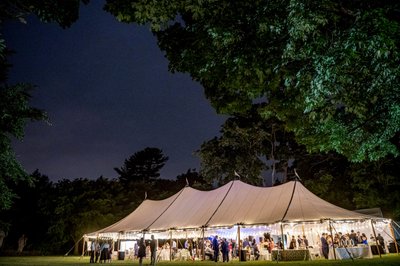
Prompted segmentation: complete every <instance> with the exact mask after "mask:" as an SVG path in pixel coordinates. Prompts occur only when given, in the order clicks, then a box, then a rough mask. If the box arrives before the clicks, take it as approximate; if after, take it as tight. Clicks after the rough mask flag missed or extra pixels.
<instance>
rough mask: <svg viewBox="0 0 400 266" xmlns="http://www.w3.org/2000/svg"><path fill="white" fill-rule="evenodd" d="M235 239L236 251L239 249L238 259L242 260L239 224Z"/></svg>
mask: <svg viewBox="0 0 400 266" xmlns="http://www.w3.org/2000/svg"><path fill="white" fill-rule="evenodd" d="M237 241H238V251H239V261H242V252H241V251H242V245H241V244H240V224H238V228H237Z"/></svg>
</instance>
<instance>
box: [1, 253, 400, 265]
mask: <svg viewBox="0 0 400 266" xmlns="http://www.w3.org/2000/svg"><path fill="white" fill-rule="evenodd" d="M148 264H149V261H148V260H145V261H144V263H143V266H148ZM194 264H195V265H197V266H215V265H220V266H223V265H225V264H226V265H229V266H239V265H240V266H259V265H288V266H296V265H315V266H318V265H323V266H330V265H349V266H350V265H351V266H353V265H379V266H389V265H390V266H395V265H396V266H399V265H400V255H397V254H388V255H383V256H382V258H379V256H374V258H373V259H358V260H354V262H353V261H351V260H342V261H332V260H324V259H320V260H314V261H299V262H278V263H277V262H275V261H274V262H272V261H251V262H250V261H247V262H239V261H231V262H228V263H222V262H218V263H215V262H210V261H195V262H192V261H189V262H176V261H174V262H159V263H158V264H157V265H159V266H189V265H192V266H193V265H194ZM0 265H4V266H5V265H7V266H16V265H30V266H52V265H55V266H57V265H64V266H67V265H68V266H73V265H89V257H88V256H86V257H74V256H68V257H62V256H60V257H56V256H35V257H0ZM106 265H107V264H106ZM110 265H139V263H138V261H137V260H136V261H132V260H128V259H126V260H114V261H112V262H111V264H110Z"/></svg>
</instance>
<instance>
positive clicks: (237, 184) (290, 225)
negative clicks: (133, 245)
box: [84, 180, 390, 244]
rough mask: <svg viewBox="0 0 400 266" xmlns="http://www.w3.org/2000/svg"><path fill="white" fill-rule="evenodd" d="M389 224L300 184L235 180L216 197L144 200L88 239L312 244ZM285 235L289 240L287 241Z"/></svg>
mask: <svg viewBox="0 0 400 266" xmlns="http://www.w3.org/2000/svg"><path fill="white" fill-rule="evenodd" d="M389 228H390V220H389V219H384V218H382V217H376V216H371V215H366V214H362V213H358V212H354V211H349V210H346V209H343V208H340V207H338V206H335V205H333V204H331V203H329V202H327V201H324V200H323V199H321V198H319V197H318V196H316V195H314V194H313V193H311V192H310V191H309V190H308V189H306V188H305V187H304V186H303V185H302V184H301V183H300V182H299V181H290V182H287V183H285V184H282V185H279V186H274V187H257V186H253V185H249V184H246V183H243V182H242V181H240V180H234V181H231V182H229V183H227V184H225V185H224V186H222V187H219V188H217V189H214V190H211V191H200V190H197V189H194V188H191V187H189V186H186V187H184V188H183V189H182V190H180V191H179V192H178V193H176V194H175V195H173V196H171V197H169V198H166V199H163V200H150V199H146V200H144V201H143V202H142V203H141V204H140V205H139V206H138V207H137V208H136V209H135V210H134V211H133V212H132V213H130V214H129V215H128V216H126V217H125V218H123V219H121V220H120V221H118V222H116V223H114V224H112V225H110V226H108V227H106V228H103V229H101V230H98V231H96V232H93V233H90V234H86V235H85V236H84V237H85V239H94V238H112V239H114V240H117V239H118V240H134V239H139V238H140V237H143V236H145V235H146V234H147V235H148V236H149V235H150V234H154V235H156V237H157V238H159V239H170V238H171V239H172V238H174V239H175V238H198V237H204V236H210V235H214V234H218V235H219V236H222V237H226V238H232V239H241V238H240V234H242V236H243V235H246V234H247V235H253V236H262V234H263V233H264V232H269V233H270V234H272V235H277V236H280V237H282V239H285V238H286V239H288V237H290V236H292V235H299V234H301V235H307V236H308V237H309V239H310V241H311V244H313V243H316V242H318V240H319V236H320V235H321V234H322V233H323V232H329V231H330V233H332V230H333V233H335V231H336V232H338V231H341V232H344V233H346V232H350V230H355V231H363V232H365V233H366V234H367V236H369V235H372V234H373V233H375V232H374V231H376V233H378V232H380V233H386V234H387V235H388V233H387V231H389V233H390V230H389ZM284 235H287V236H285V237H284Z"/></svg>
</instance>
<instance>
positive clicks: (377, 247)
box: [371, 219, 383, 258]
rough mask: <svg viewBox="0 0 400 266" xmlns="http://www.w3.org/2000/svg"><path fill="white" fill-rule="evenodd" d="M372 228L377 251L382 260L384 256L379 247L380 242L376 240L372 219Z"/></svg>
mask: <svg viewBox="0 0 400 266" xmlns="http://www.w3.org/2000/svg"><path fill="white" fill-rule="evenodd" d="M371 227H372V233H374V238H375V243H376V249H377V250H378V254H379V258H382V254H381V251H380V249H379V245H378V240H377V239H376V233H375V228H374V223H373V222H372V219H371ZM382 248H383V247H382Z"/></svg>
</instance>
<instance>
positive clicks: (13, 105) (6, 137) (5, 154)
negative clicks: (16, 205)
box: [0, 84, 46, 210]
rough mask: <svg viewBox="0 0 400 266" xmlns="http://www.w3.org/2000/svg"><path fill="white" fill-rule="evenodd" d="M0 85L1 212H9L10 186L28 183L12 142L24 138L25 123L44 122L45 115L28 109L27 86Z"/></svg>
mask: <svg viewBox="0 0 400 266" xmlns="http://www.w3.org/2000/svg"><path fill="white" fill-rule="evenodd" d="M2 85H3V86H1V84H0V99H1V100H0V190H1V191H2V193H1V195H0V210H4V209H9V208H10V207H11V204H12V201H13V199H14V198H15V196H16V194H15V193H14V191H13V190H12V189H11V186H12V185H13V184H16V183H18V182H21V181H30V177H29V175H28V174H26V173H25V171H24V170H23V168H22V166H21V165H20V164H19V163H18V161H17V160H16V158H15V154H14V152H13V149H12V147H11V139H12V138H18V139H21V138H22V137H23V134H24V133H23V132H24V126H25V124H26V123H27V121H28V120H43V119H45V117H46V114H45V113H44V112H43V111H41V110H39V109H36V108H33V107H31V106H29V100H30V95H29V89H30V86H29V85H27V84H18V85H15V86H11V87H10V86H8V85H5V84H2Z"/></svg>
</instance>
